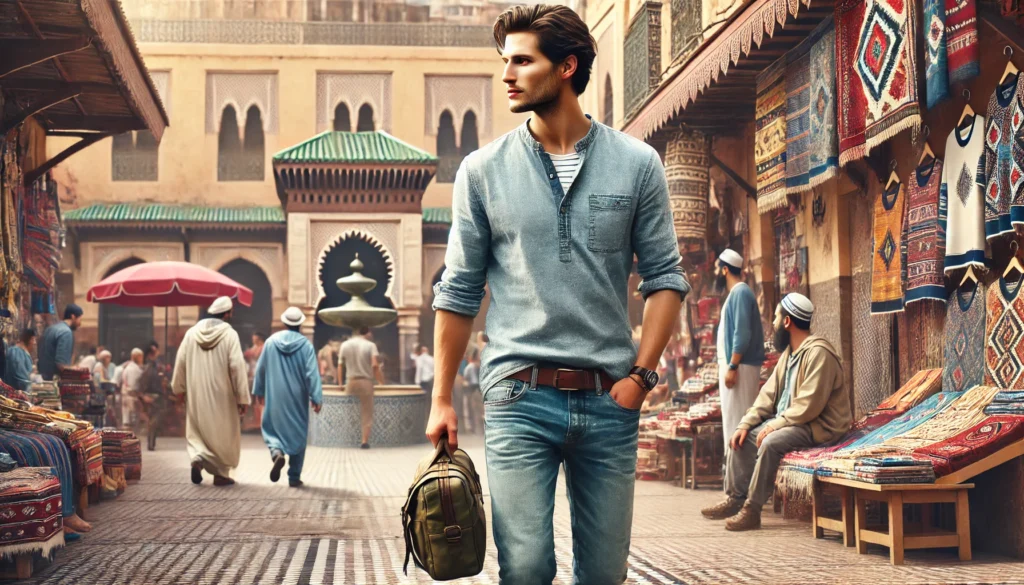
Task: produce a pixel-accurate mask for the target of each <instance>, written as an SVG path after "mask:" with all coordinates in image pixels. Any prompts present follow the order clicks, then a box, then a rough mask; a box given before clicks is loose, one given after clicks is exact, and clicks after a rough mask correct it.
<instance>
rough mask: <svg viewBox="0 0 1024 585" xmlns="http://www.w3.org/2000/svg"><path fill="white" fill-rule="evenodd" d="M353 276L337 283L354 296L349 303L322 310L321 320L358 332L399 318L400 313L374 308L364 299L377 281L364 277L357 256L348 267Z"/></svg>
mask: <svg viewBox="0 0 1024 585" xmlns="http://www.w3.org/2000/svg"><path fill="white" fill-rule="evenodd" d="M348 267H349V268H350V269H352V274H349V275H348V276H344V277H342V278H339V279H338V281H337V282H336V283H335V284H337V285H338V288H340V289H341V290H342V291H343V292H347V293H348V294H350V295H352V298H351V299H350V300H349V302H347V303H345V304H344V305H342V306H340V307H330V308H327V309H320V310H319V311H317V315H319V316H320V320H321V321H323V322H324V323H327V324H328V325H333V326H335V327H348V328H350V329H352V330H353V331H358V330H359V328H360V327H380V326H382V325H387V324H388V323H390V322H392V321H394V320H395V319H397V318H398V311H396V310H394V309H387V308H383V307H374V306H373V305H371V304H370V303H367V302H366V300H365V299H363V295H364V294H366V293H368V292H370V291H371V290H373V288H374V287H375V286H377V281H376V280H375V279H373V278H370V277H368V276H363V272H362V270H363V263H362V262H361V261H360V260H359V254H356V258H355V260H353V261H352V263H351V264H349V265H348Z"/></svg>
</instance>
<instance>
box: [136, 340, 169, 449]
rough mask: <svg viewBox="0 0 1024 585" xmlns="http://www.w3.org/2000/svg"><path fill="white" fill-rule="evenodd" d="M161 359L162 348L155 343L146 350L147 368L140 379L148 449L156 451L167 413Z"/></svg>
mask: <svg viewBox="0 0 1024 585" xmlns="http://www.w3.org/2000/svg"><path fill="white" fill-rule="evenodd" d="M159 357H160V346H159V345H157V344H156V343H155V342H153V343H150V344H149V346H148V347H147V348H146V355H145V361H146V363H145V367H144V368H143V370H142V376H141V377H140V378H139V386H138V387H139V390H138V392H139V396H140V398H141V399H142V401H143V402H144V403H145V414H146V427H147V428H146V448H147V449H149V450H150V451H155V450H156V438H157V437H158V436H159V435H160V431H161V430H162V429H163V422H164V416H165V414H166V412H167V408H168V406H169V405H168V404H167V377H166V376H164V373H163V368H162V367H161V366H160V362H159V360H158V359H157V358H159Z"/></svg>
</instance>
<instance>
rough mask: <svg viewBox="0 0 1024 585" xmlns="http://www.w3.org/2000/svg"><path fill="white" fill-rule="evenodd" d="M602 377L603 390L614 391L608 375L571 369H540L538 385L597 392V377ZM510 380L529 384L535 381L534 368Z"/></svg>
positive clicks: (521, 372) (612, 381)
mask: <svg viewBox="0 0 1024 585" xmlns="http://www.w3.org/2000/svg"><path fill="white" fill-rule="evenodd" d="M595 374H597V375H600V376H601V389H602V390H604V391H605V392H607V391H609V390H611V389H612V386H613V385H614V384H615V380H613V379H612V378H611V377H610V376H608V374H605V373H604V372H596V371H595V370H573V369H569V368H538V369H537V385H539V386H551V387H552V388H557V389H559V390H566V391H572V390H596V389H597V382H596V376H595ZM508 378H509V379H510V380H519V381H521V382H526V383H527V384H529V383H530V382H532V381H533V368H526V369H525V370H519V371H518V372H516V373H514V374H512V375H511V376H509V377H508Z"/></svg>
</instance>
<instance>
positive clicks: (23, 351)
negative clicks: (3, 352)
mask: <svg viewBox="0 0 1024 585" xmlns="http://www.w3.org/2000/svg"><path fill="white" fill-rule="evenodd" d="M35 350H36V331H35V329H32V328H31V327H29V328H26V329H23V330H22V331H21V335H20V336H19V337H18V343H17V344H15V346H14V347H12V348H10V349H8V350H7V361H6V362H5V364H4V368H5V371H4V382H6V383H7V385H8V386H11V387H13V388H17V389H18V390H21V391H22V392H27V391H28V389H29V387H30V386H32V352H34V351H35Z"/></svg>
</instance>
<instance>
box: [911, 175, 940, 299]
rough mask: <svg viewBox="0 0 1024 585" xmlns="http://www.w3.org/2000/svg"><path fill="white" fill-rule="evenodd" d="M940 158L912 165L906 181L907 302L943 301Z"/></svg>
mask: <svg viewBox="0 0 1024 585" xmlns="http://www.w3.org/2000/svg"><path fill="white" fill-rule="evenodd" d="M941 177H942V161H941V160H938V159H935V158H932V159H930V160H929V161H928V162H922V163H921V164H920V165H918V167H917V168H916V169H914V173H913V176H912V177H911V179H910V183H909V184H908V185H907V215H906V222H907V227H906V229H905V230H904V231H905V233H906V236H905V237H906V246H907V294H906V299H907V303H908V304H909V303H913V302H915V301H921V300H925V299H934V300H938V301H943V302H945V300H946V281H945V277H944V274H943V264H944V260H945V258H946V234H945V231H944V227H943V226H944V225H945V223H946V210H945V209H940V208H939V189H940V186H941V183H942V179H941Z"/></svg>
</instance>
